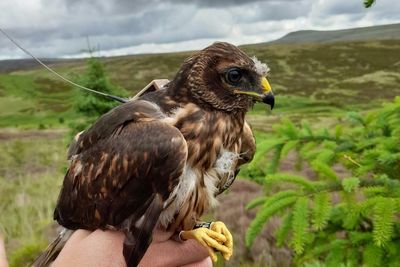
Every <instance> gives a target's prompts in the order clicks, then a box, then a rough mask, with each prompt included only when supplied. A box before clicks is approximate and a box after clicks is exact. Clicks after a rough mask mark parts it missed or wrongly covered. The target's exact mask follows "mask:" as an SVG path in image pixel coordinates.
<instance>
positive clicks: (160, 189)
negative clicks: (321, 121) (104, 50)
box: [36, 42, 274, 267]
mask: <svg viewBox="0 0 400 267" xmlns="http://www.w3.org/2000/svg"><path fill="white" fill-rule="evenodd" d="M267 72H268V68H267V66H266V65H265V64H262V63H261V62H260V61H258V60H257V59H256V58H250V57H249V56H247V55H246V54H245V53H244V52H242V51H241V50H240V49H239V48H237V47H236V46H234V45H232V44H228V43H223V42H217V43H214V44H213V45H211V46H209V47H207V48H205V49H203V50H201V51H199V52H197V53H195V54H194V55H192V56H191V57H189V58H188V59H186V60H185V61H184V63H183V65H182V66H181V68H180V69H179V71H178V72H177V74H176V76H175V78H174V79H173V80H172V81H171V82H169V83H168V84H166V85H165V86H164V87H163V89H161V90H157V91H154V92H150V93H148V94H145V95H143V96H141V97H139V98H137V99H135V100H132V101H129V102H128V103H125V104H122V105H120V106H118V107H116V108H114V109H112V110H111V111H110V112H108V113H106V114H105V115H103V116H101V117H100V118H99V119H98V120H97V121H96V122H95V123H94V124H93V125H92V126H91V127H90V128H89V129H88V130H86V131H84V132H83V133H82V134H80V135H79V137H78V139H77V140H76V142H75V143H73V144H72V145H71V146H70V148H69V151H68V157H69V159H70V166H69V169H68V171H67V173H66V175H65V178H64V182H63V185H62V189H61V192H60V195H59V199H58V203H57V206H56V209H55V211H54V219H55V220H57V222H58V223H59V224H60V225H62V226H64V227H65V228H67V229H71V230H74V229H87V230H95V229H104V230H106V229H114V230H119V231H123V232H124V233H125V241H124V245H123V254H124V257H125V260H126V263H127V265H128V266H130V267H132V266H137V265H138V264H139V262H140V260H141V258H142V257H143V255H144V253H145V252H146V249H147V248H148V246H149V244H150V242H151V237H152V231H153V229H154V227H156V225H158V227H162V228H164V229H166V230H171V231H174V232H176V233H177V234H179V237H180V238H181V239H182V240H187V239H196V240H197V241H198V242H200V243H201V244H202V245H204V246H205V247H206V248H207V249H208V251H209V253H210V255H211V257H212V259H213V260H216V255H215V251H220V252H221V253H222V254H223V256H224V257H225V258H226V259H229V257H230V256H231V255H232V246H233V243H232V236H231V234H230V233H229V230H228V229H227V227H226V226H225V224H224V223H222V222H214V223H212V224H211V226H210V224H207V223H203V224H201V223H200V217H201V216H202V214H203V213H204V212H205V211H207V210H208V209H209V208H210V207H212V206H213V205H215V204H216V196H217V195H218V194H220V193H221V192H222V191H224V190H225V189H226V188H228V187H229V185H230V184H231V183H232V182H233V179H234V178H235V176H236V174H237V171H238V169H239V167H240V165H242V164H244V163H246V162H248V161H250V160H251V159H252V157H253V155H254V150H255V142H254V137H253V134H252V131H251V129H250V127H249V126H248V124H247V123H246V122H245V114H246V112H247V111H248V110H249V109H251V107H252V106H253V104H254V103H255V102H257V101H260V102H264V103H266V104H269V105H270V106H271V108H272V107H273V105H274V97H273V95H272V92H271V87H270V85H269V83H268V81H267V79H266V75H267ZM199 223H200V224H199ZM198 226H207V227H198ZM197 227H198V228H197ZM208 228H210V229H208ZM216 233H217V234H216ZM221 235H222V236H225V238H223V239H222V238H221ZM53 248H54V246H53ZM47 255H48V254H47ZM42 262H46V261H43V257H42ZM36 266H41V265H40V264H37V265H36ZM42 266H43V265H42Z"/></svg>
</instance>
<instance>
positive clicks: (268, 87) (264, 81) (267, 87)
mask: <svg viewBox="0 0 400 267" xmlns="http://www.w3.org/2000/svg"><path fill="white" fill-rule="evenodd" d="M261 85H262V87H263V93H264V94H268V93H269V92H271V91H272V89H271V85H270V84H269V82H268V80H267V78H265V77H263V78H262V79H261Z"/></svg>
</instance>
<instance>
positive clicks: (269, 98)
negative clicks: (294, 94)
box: [262, 92, 275, 110]
mask: <svg viewBox="0 0 400 267" xmlns="http://www.w3.org/2000/svg"><path fill="white" fill-rule="evenodd" d="M262 101H263V103H265V104H268V105H270V106H271V110H272V109H273V108H274V106H275V97H274V95H273V94H272V93H271V92H269V93H268V94H265V95H263V97H262Z"/></svg>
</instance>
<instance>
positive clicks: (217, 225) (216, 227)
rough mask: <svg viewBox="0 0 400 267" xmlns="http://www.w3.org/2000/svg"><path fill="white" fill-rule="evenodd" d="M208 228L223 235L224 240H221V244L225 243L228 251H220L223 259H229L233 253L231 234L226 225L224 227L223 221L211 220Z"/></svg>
mask: <svg viewBox="0 0 400 267" xmlns="http://www.w3.org/2000/svg"><path fill="white" fill-rule="evenodd" d="M210 228H211V230H213V231H215V232H217V233H219V234H222V235H224V236H225V239H226V241H225V242H223V245H225V246H226V247H227V248H228V249H229V251H228V252H222V255H223V256H224V258H225V260H229V259H230V257H231V256H232V254H233V238H232V234H231V233H230V232H229V230H228V227H226V225H225V223H223V222H220V221H217V222H213V223H212V224H211V227H210Z"/></svg>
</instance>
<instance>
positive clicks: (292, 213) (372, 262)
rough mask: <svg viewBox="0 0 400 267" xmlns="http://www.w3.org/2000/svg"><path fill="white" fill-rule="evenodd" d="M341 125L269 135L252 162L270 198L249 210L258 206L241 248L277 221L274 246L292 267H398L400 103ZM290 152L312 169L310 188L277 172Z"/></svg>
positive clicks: (282, 127) (289, 127) (287, 125)
mask: <svg viewBox="0 0 400 267" xmlns="http://www.w3.org/2000/svg"><path fill="white" fill-rule="evenodd" d="M348 117H349V118H350V121H346V122H343V123H342V122H340V123H338V126H336V128H334V129H332V130H331V129H329V130H328V129H324V128H321V127H318V129H317V127H315V126H314V127H313V126H312V125H310V124H308V123H307V122H302V124H301V126H300V127H298V126H296V125H295V124H294V123H293V122H291V121H289V120H283V121H282V122H281V123H280V124H279V125H278V126H274V127H273V128H274V129H275V133H274V134H271V136H269V137H268V142H270V143H273V144H274V145H271V146H270V147H269V149H266V150H265V151H264V152H263V155H257V159H258V160H259V161H263V163H268V168H265V169H264V168H262V172H261V171H260V173H263V174H262V175H260V176H259V177H257V179H258V181H260V182H262V183H263V184H264V185H265V186H266V188H268V189H269V190H267V191H266V196H265V198H258V199H256V200H254V201H252V202H251V203H249V205H248V207H256V206H258V207H260V206H261V205H262V206H261V207H260V208H259V210H258V213H257V216H256V218H255V219H254V221H253V222H252V223H251V225H250V228H249V229H248V232H247V235H246V244H247V245H251V244H252V242H253V241H254V239H255V238H256V236H257V234H258V233H260V231H261V229H262V227H263V225H264V224H265V223H266V222H267V221H268V220H269V219H270V218H271V217H272V216H282V224H281V225H280V227H279V228H278V229H277V231H276V232H275V235H276V238H277V243H278V244H279V245H283V244H290V246H291V247H292V248H293V250H294V252H295V263H296V264H297V265H299V266H304V265H306V264H307V263H311V262H320V263H321V262H323V263H324V264H325V265H324V266H398V263H399V262H400V253H398V251H400V245H398V244H397V243H398V240H399V239H400V97H397V98H396V99H395V101H394V102H392V103H389V104H386V105H384V106H383V107H382V108H380V109H377V110H374V111H372V112H369V113H354V112H353V113H350V114H349V116H348ZM290 151H293V152H294V153H295V154H296V156H297V159H296V162H297V163H296V165H295V166H296V167H298V168H299V169H301V168H309V167H311V169H312V170H313V171H314V174H315V175H311V176H312V178H311V179H312V180H311V179H310V177H302V176H300V175H296V174H291V173H290V174H289V173H280V172H279V171H278V170H279V167H280V166H279V165H280V164H281V161H282V160H283V159H285V157H287V156H288V155H289V152H290ZM253 166H254V167H257V166H256V165H253ZM333 166H335V168H334V167H333ZM336 167H339V168H336ZM337 171H339V172H340V173H339V172H337ZM304 173H310V171H309V169H307V170H305V172H304ZM265 174H267V175H265ZM343 176H345V177H347V178H344V179H342V178H340V177H343ZM271 185H274V186H271ZM287 188H295V189H292V190H287ZM277 189H280V190H281V191H278V192H276V191H275V190H277Z"/></svg>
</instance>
